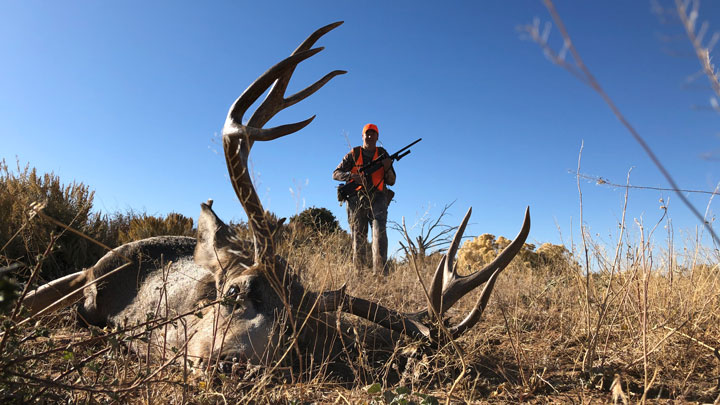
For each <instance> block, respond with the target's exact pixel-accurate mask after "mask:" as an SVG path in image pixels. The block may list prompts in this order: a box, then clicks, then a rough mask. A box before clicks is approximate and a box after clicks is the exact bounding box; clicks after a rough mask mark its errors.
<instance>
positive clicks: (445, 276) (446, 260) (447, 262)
mask: <svg viewBox="0 0 720 405" xmlns="http://www.w3.org/2000/svg"><path fill="white" fill-rule="evenodd" d="M471 214H472V207H470V208H469V209H468V211H467V213H466V214H465V217H464V218H463V220H462V222H461V223H460V226H459V227H458V229H457V231H456V232H455V236H454V237H453V240H452V242H451V243H450V247H449V248H448V251H447V253H445V255H444V256H443V258H442V259H441V260H440V264H438V267H437V270H435V274H434V275H433V279H432V283H431V286H430V292H429V295H430V305H431V307H430V308H428V313H429V314H430V315H432V314H433V313H436V314H437V315H438V316H439V317H441V318H442V314H443V313H444V312H445V311H444V309H443V307H444V305H443V304H442V301H443V294H442V291H443V290H445V289H446V287H447V285H448V284H450V283H451V282H453V280H455V279H456V278H457V269H456V268H455V266H454V263H453V261H454V259H455V254H456V253H457V250H458V248H459V247H460V241H461V240H462V236H463V233H465V228H466V227H467V224H468V221H469V220H470V215H471ZM446 308H449V307H446Z"/></svg>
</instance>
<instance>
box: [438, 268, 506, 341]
mask: <svg viewBox="0 0 720 405" xmlns="http://www.w3.org/2000/svg"><path fill="white" fill-rule="evenodd" d="M500 271H502V269H497V270H495V272H494V273H493V274H492V276H490V279H489V280H488V282H487V284H485V287H484V288H483V290H482V293H481V294H480V298H478V302H477V304H475V308H473V310H472V311H470V313H469V314H468V315H467V316H466V317H465V319H463V320H462V322H460V323H459V324H457V325H456V326H454V327H452V328H450V335H451V336H452V337H453V339H456V338H457V337H459V336H460V335H462V334H463V333H465V331H467V330H469V329H471V328H472V327H473V326H475V324H476V323H478V321H479V320H480V318H481V317H482V313H483V311H484V310H485V307H486V306H487V303H488V300H489V299H490V294H491V293H492V290H493V287H495V280H497V276H498V274H500Z"/></svg>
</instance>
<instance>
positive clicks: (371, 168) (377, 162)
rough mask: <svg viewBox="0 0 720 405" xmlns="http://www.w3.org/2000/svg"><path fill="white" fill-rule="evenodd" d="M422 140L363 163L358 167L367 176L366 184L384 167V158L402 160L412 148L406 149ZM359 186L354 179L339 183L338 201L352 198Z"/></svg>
mask: <svg viewBox="0 0 720 405" xmlns="http://www.w3.org/2000/svg"><path fill="white" fill-rule="evenodd" d="M420 141H422V138H419V139H416V140H415V141H413V142H412V143H411V144H410V145H407V146H405V147H404V148H402V149H400V150H399V151H397V152H395V153H393V154H392V155H389V156H388V154H387V152H383V154H382V155H380V156H378V157H377V159H374V160H372V161H371V162H369V163H366V164H364V165H362V166H361V167H360V168H359V169H358V173H360V174H362V175H363V176H365V179H366V180H367V182H366V184H371V183H372V181H371V176H372V174H373V173H374V172H375V171H377V170H378V169H380V168H381V167H382V165H383V164H382V161H383V160H385V159H386V158H387V159H390V160H391V161H395V160H400V159H402V158H404V157H405V156H407V155H408V154H410V152H411V151H410V150H407V151H406V149H410V147H411V146H413V145H415V144H416V143H418V142H420ZM360 153H362V152H360ZM357 186H358V184H357V183H356V182H354V181H352V180H350V181H348V182H347V183H345V184H341V185H339V186H338V190H337V193H338V201H340V202H343V201H347V200H348V199H350V197H351V196H352V195H353V194H355V189H356V188H357ZM376 187H377V184H373V185H372V189H373V190H374V189H375V188H376ZM370 191H372V190H370Z"/></svg>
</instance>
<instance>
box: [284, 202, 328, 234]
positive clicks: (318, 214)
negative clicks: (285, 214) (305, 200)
mask: <svg viewBox="0 0 720 405" xmlns="http://www.w3.org/2000/svg"><path fill="white" fill-rule="evenodd" d="M290 224H295V225H300V226H303V227H305V228H307V229H309V230H311V231H313V232H315V233H333V232H337V231H339V230H340V223H338V220H337V218H335V215H333V213H332V212H331V211H330V210H329V209H327V208H318V207H310V208H307V209H305V210H304V211H302V212H301V213H299V214H297V215H295V216H293V217H291V218H290Z"/></svg>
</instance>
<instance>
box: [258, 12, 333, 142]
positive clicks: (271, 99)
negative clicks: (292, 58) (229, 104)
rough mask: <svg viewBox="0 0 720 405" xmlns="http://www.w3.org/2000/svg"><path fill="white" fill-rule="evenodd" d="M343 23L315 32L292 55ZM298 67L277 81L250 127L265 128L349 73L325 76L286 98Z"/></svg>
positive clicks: (304, 50) (289, 70)
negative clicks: (275, 118)
mask: <svg viewBox="0 0 720 405" xmlns="http://www.w3.org/2000/svg"><path fill="white" fill-rule="evenodd" d="M342 23H343V21H338V22H335V23H332V24H328V25H326V26H324V27H322V28H320V29H318V30H316V31H315V32H313V33H312V34H310V36H308V37H307V39H305V41H303V42H302V43H301V44H300V46H298V47H297V49H295V51H293V53H292V55H296V54H300V53H302V52H306V51H308V50H309V49H310V48H311V47H312V46H313V45H314V44H315V42H317V40H318V39H320V38H321V37H322V36H323V35H325V34H327V33H328V32H330V31H332V30H333V29H335V28H336V27H338V26H340V25H342ZM296 66H297V65H294V66H292V67H291V68H289V69H287V70H286V71H285V72H283V74H282V75H281V76H280V77H278V79H277V80H276V81H275V83H274V84H273V85H272V88H271V89H270V91H269V92H268V95H267V97H266V98H265V100H263V102H262V104H261V105H260V107H258V108H257V110H255V113H254V114H253V115H252V117H251V118H250V120H249V121H248V126H251V127H256V128H260V127H262V126H264V125H265V124H266V123H267V122H268V121H269V120H270V119H271V118H272V117H273V116H275V114H277V113H278V112H279V111H281V110H283V109H285V108H287V107H290V106H291V105H293V104H295V103H297V102H299V101H301V100H303V99H305V98H307V97H309V96H310V95H312V94H313V93H315V92H316V91H317V90H319V89H320V88H321V87H322V86H324V85H325V84H326V83H327V82H329V81H330V80H331V79H332V78H333V77H335V76H338V75H341V74H345V73H347V71H344V70H334V71H332V72H330V73H328V74H327V75H325V76H324V77H323V78H322V79H320V80H318V81H317V82H315V83H313V84H312V85H310V86H308V87H307V88H305V89H304V90H301V91H299V92H297V93H296V94H294V95H292V96H290V97H288V98H285V91H286V90H287V86H288V83H290V78H291V77H292V74H293V73H294V72H295V67H296Z"/></svg>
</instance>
